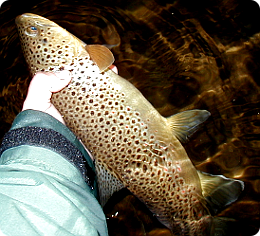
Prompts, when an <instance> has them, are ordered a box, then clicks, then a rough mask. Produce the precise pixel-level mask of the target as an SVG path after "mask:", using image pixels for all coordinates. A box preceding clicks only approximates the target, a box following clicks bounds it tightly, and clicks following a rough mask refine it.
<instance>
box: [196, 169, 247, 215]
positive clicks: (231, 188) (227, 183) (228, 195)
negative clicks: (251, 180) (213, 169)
mask: <svg viewBox="0 0 260 236" xmlns="http://www.w3.org/2000/svg"><path fill="white" fill-rule="evenodd" d="M197 172H198V175H199V177H200V181H201V187H202V194H203V196H204V197H205V199H206V200H207V203H208V206H209V210H210V211H211V213H212V214H216V213H217V212H218V211H219V210H221V209H223V207H225V206H227V205H229V204H231V203H233V202H234V201H236V200H237V199H238V197H239V195H240V194H241V192H242V191H243V189H244V183H243V182H242V181H240V180H235V179H230V178H226V177H225V176H223V175H211V174H208V173H204V172H200V171H197Z"/></svg>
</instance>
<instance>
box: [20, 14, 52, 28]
mask: <svg viewBox="0 0 260 236" xmlns="http://www.w3.org/2000/svg"><path fill="white" fill-rule="evenodd" d="M28 20H31V21H33V22H34V23H36V24H37V25H40V26H49V27H51V26H56V24H55V23H53V24H51V23H52V22H51V21H49V20H47V19H46V18H44V17H41V16H39V15H36V14H33V13H24V14H22V15H19V16H17V17H16V18H15V23H16V24H17V25H20V24H22V23H24V22H26V21H28ZM45 22H46V23H45Z"/></svg>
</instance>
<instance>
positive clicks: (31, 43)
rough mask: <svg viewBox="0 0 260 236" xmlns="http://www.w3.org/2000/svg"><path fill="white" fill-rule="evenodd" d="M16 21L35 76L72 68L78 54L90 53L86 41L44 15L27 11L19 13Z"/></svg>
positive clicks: (26, 56)
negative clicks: (42, 72) (39, 73)
mask: <svg viewBox="0 0 260 236" xmlns="http://www.w3.org/2000/svg"><path fill="white" fill-rule="evenodd" d="M15 23H16V25H17V29H18V32H19V37H20V41H21V44H22V49H23V54H24V57H25V59H26V62H27V64H28V65H29V68H30V72H31V74H32V75H34V74H35V73H36V72H38V71H60V70H64V69H66V67H67V69H69V68H68V66H69V65H70V64H71V62H72V61H73V58H74V57H76V56H78V55H80V54H81V53H84V54H87V52H86V50H85V49H84V47H85V46H86V44H85V43H84V42H83V41H81V40H80V39H78V38H77V37H75V36H74V35H73V34H71V33H69V32H68V31H67V30H65V29H64V28H62V27H60V26H59V25H58V24H56V23H54V22H53V21H51V20H48V19H46V18H44V17H42V16H39V15H35V14H32V13H25V14H22V15H20V16H17V17H16V20H15Z"/></svg>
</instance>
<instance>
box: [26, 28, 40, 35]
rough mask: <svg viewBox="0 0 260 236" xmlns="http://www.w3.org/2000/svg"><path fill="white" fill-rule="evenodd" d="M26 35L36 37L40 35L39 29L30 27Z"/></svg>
mask: <svg viewBox="0 0 260 236" xmlns="http://www.w3.org/2000/svg"><path fill="white" fill-rule="evenodd" d="M26 33H27V34H28V35H29V36H36V35H37V34H38V29H37V28H36V27H35V26H28V27H27V29H26Z"/></svg>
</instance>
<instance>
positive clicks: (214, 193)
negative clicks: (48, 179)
mask: <svg viewBox="0 0 260 236" xmlns="http://www.w3.org/2000/svg"><path fill="white" fill-rule="evenodd" d="M16 24H17V28H18V31H19V35H20V39H21V42H22V48H23V52H24V56H25V58H26V61H27V63H28V65H29V68H30V71H31V73H32V75H33V74H35V73H36V72H37V71H46V72H47V71H53V72H55V71H60V70H69V71H70V72H71V75H72V81H71V83H70V84H69V85H68V86H67V87H66V88H65V89H63V90H62V91H60V92H59V93H56V94H53V98H52V102H53V104H54V105H55V107H56V108H57V109H58V110H59V112H60V113H61V114H62V116H63V118H64V120H65V122H66V125H67V126H68V127H69V128H70V129H71V130H72V131H73V132H74V133H75V134H76V135H77V137H78V138H79V139H81V141H82V142H83V144H84V145H85V146H86V147H87V149H88V150H89V151H90V152H91V153H92V155H93V156H94V158H95V163H96V167H97V173H98V182H99V188H100V196H101V203H103V204H104V203H105V202H106V201H107V199H108V198H109V197H110V196H111V194H112V193H113V192H114V191H117V190H118V189H120V188H122V187H127V188H128V189H129V190H130V191H131V192H132V193H133V194H135V195H136V196H137V197H138V198H139V199H140V200H142V201H143V202H144V203H145V204H146V205H147V206H148V208H149V209H150V210H151V211H152V212H153V213H154V214H155V215H156V216H157V217H158V219H159V220H160V221H161V222H162V223H163V224H165V225H166V226H167V227H168V228H170V229H171V230H172V232H173V233H174V234H176V235H218V234H219V232H218V230H216V228H218V227H219V226H220V227H221V225H222V224H225V223H223V221H222V220H215V218H214V217H213V216H211V214H210V212H212V210H210V207H212V208H213V209H214V208H218V207H219V208H221V207H223V206H225V205H227V204H230V203H231V202H233V201H235V200H236V199H237V198H238V196H239V194H240V192H241V191H242V189H243V183H242V182H240V181H235V180H230V179H227V178H224V177H221V176H211V175H208V174H204V173H198V172H197V170H196V169H195V167H194V166H193V164H192V162H191V161H190V159H189V157H188V156H187V153H186V151H185V150H184V148H183V146H182V144H181V142H180V141H179V140H184V139H186V138H187V136H189V135H191V134H192V133H193V132H194V131H195V130H196V129H197V127H198V126H199V125H200V124H201V123H202V122H203V121H205V120H206V119H207V118H208V116H209V112H207V111H202V110H192V111H186V112H182V113H178V114H176V115H173V116H171V117H169V118H165V117H162V116H161V115H160V114H159V113H158V112H157V110H156V109H155V108H154V107H153V106H152V105H151V104H150V103H149V102H148V101H147V100H146V99H145V98H144V97H143V95H142V94H141V93H140V91H139V90H137V89H136V88H135V87H134V86H133V85H132V84H131V83H129V82H128V81H127V80H125V79H124V78H122V77H121V76H119V75H117V74H115V73H114V72H113V71H111V70H110V69H109V66H110V65H111V64H112V63H113V61H114V58H113V55H112V53H111V52H110V51H109V50H108V49H107V48H106V47H104V46H101V45H86V44H85V43H84V42H82V41H81V40H79V39H78V38H76V37H75V36H74V35H72V34H70V33H69V32H68V31H66V30H65V29H63V28H62V27H60V26H59V25H57V24H56V23H54V22H52V21H50V20H48V19H46V18H43V17H41V16H38V15H34V14H30V13H27V14H23V15H21V16H19V17H17V19H16ZM203 185H204V186H203ZM219 186H221V187H219ZM227 190H228V191H227ZM227 192H229V193H227ZM215 197H218V198H220V200H219V201H218V200H216V201H210V199H212V198H215ZM219 235H222V234H219Z"/></svg>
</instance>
